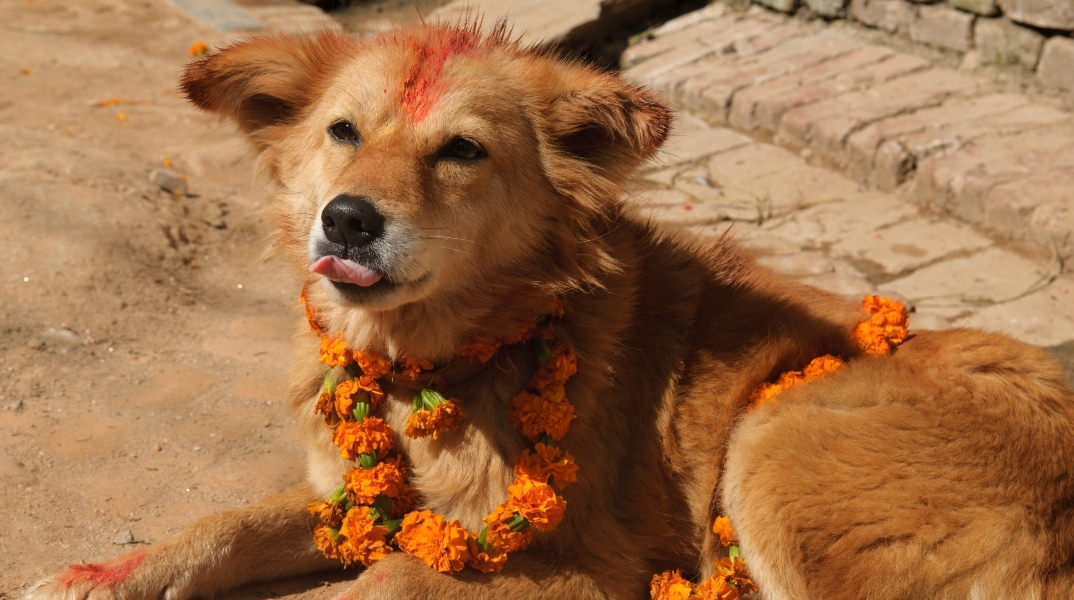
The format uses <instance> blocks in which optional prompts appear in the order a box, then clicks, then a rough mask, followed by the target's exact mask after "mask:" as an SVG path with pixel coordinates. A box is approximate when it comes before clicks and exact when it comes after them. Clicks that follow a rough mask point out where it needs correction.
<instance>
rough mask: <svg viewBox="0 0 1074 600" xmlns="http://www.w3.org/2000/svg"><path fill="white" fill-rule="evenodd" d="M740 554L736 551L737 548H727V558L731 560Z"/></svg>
mask: <svg viewBox="0 0 1074 600" xmlns="http://www.w3.org/2000/svg"><path fill="white" fill-rule="evenodd" d="M740 556H742V554H741V553H740V552H739V551H738V546H729V547H728V548H727V557H728V558H730V559H731V560H734V559H736V558H739V557H740Z"/></svg>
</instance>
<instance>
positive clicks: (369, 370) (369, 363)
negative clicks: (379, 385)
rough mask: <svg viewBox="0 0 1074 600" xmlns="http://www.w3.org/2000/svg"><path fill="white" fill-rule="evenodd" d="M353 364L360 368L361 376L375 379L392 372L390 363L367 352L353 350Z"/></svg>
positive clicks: (373, 353) (377, 355) (375, 354)
mask: <svg viewBox="0 0 1074 600" xmlns="http://www.w3.org/2000/svg"><path fill="white" fill-rule="evenodd" d="M354 362H355V364H357V365H358V366H359V367H361V368H362V375H365V376H368V377H372V378H373V379H376V378H378V377H384V376H385V375H387V374H388V372H389V371H391V370H392V361H390V360H388V359H386V358H384V357H383V356H380V355H379V354H377V353H375V352H369V351H368V350H355V351H354Z"/></svg>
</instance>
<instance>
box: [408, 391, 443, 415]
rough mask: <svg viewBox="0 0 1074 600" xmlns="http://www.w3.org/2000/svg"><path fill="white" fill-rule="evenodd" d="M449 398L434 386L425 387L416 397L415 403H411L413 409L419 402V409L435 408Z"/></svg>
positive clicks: (412, 409)
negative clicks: (433, 387)
mask: <svg viewBox="0 0 1074 600" xmlns="http://www.w3.org/2000/svg"><path fill="white" fill-rule="evenodd" d="M446 401H447V399H446V398H444V395H443V394H441V393H440V392H438V391H436V390H434V389H432V388H423V389H422V390H421V391H420V392H418V395H417V396H415V397H414V403H412V405H411V411H412V412H416V411H415V410H414V405H415V404H417V405H418V408H417V410H433V409H435V408H436V407H437V405H439V404H440V403H442V402H446Z"/></svg>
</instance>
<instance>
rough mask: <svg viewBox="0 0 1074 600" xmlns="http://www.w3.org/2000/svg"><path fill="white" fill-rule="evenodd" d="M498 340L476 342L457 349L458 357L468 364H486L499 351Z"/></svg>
mask: <svg viewBox="0 0 1074 600" xmlns="http://www.w3.org/2000/svg"><path fill="white" fill-rule="evenodd" d="M500 344H501V342H500V340H477V341H475V342H470V343H469V344H466V345H465V346H463V347H462V348H460V349H459V356H460V357H461V358H463V359H464V360H465V361H466V362H468V363H470V364H476V363H487V362H488V361H490V360H492V357H493V356H495V355H496V351H497V350H499V349H500Z"/></svg>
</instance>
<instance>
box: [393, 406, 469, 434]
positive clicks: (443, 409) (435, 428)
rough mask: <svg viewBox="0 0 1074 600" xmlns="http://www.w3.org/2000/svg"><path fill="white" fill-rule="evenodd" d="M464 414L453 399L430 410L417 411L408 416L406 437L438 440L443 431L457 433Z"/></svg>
mask: <svg viewBox="0 0 1074 600" xmlns="http://www.w3.org/2000/svg"><path fill="white" fill-rule="evenodd" d="M464 416H465V413H464V411H463V409H462V405H461V404H459V401H458V400H456V399H454V398H449V399H447V400H445V401H443V402H441V403H440V404H437V405H436V407H435V408H434V409H432V410H418V411H414V412H412V413H411V414H410V418H409V419H407V422H406V431H405V432H404V433H406V435H407V437H412V438H423V437H428V436H430V435H431V436H433V439H434V440H437V439H440V434H442V433H444V432H445V431H458V429H459V426H460V425H462V419H463V417H464Z"/></svg>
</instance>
